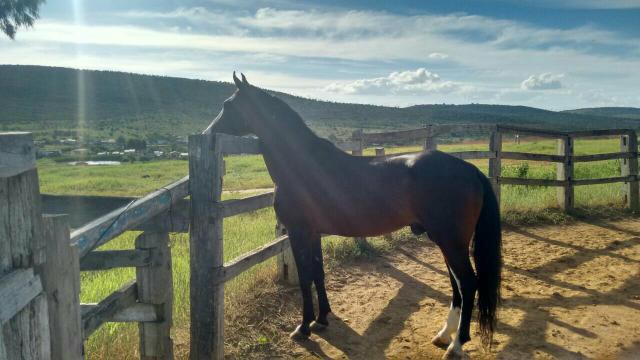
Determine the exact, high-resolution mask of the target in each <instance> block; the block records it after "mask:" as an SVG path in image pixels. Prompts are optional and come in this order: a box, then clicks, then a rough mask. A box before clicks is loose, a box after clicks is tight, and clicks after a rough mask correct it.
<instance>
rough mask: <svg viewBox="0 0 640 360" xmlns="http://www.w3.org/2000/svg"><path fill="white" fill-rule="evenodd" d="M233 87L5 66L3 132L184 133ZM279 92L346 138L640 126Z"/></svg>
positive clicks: (585, 116)
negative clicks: (441, 127)
mask: <svg viewBox="0 0 640 360" xmlns="http://www.w3.org/2000/svg"><path fill="white" fill-rule="evenodd" d="M234 90H235V86H233V85H232V84H230V83H223V82H216V81H204V80H191V79H182V78H173V77H162V76H149V75H139V74H131V73H122V72H112V71H88V70H75V69H68V68H56V67H42V66H18V65H0V129H1V130H13V129H23V130H32V131H36V132H38V131H40V132H43V131H44V132H47V131H51V130H56V129H60V130H63V129H76V128H85V129H87V133H88V134H89V135H91V134H93V133H95V134H96V135H98V134H99V135H100V136H104V135H105V134H106V135H107V136H116V135H122V134H124V135H128V136H133V135H138V136H140V135H142V136H146V135H149V134H155V135H169V134H171V135H186V134H189V133H194V132H196V131H199V130H201V129H203V128H204V127H206V125H207V124H208V123H209V122H210V121H211V119H212V118H213V117H214V116H215V115H216V114H217V113H218V111H219V110H220V108H221V106H222V102H223V101H224V99H226V98H227V97H229V96H230V95H231V93H232V92H233V91H234ZM273 94H275V95H276V96H278V97H280V98H282V99H283V100H284V101H286V102H287V103H288V104H289V105H291V106H292V107H293V108H294V109H295V110H296V111H298V112H299V113H300V115H301V116H302V117H303V118H304V119H305V121H307V122H308V124H309V125H310V126H311V127H312V128H314V129H315V130H316V131H318V132H320V133H321V134H322V135H325V136H326V135H328V134H334V135H336V134H337V135H338V136H339V137H344V136H347V135H348V134H349V133H350V132H351V130H353V129H356V128H364V129H370V130H382V129H401V128H410V127H418V126H422V125H424V124H427V123H503V124H511V125H531V126H543V127H552V128H556V129H587V128H602V127H611V126H617V127H631V128H638V127H640V121H639V120H640V118H639V117H637V115H638V114H640V109H634V108H596V109H579V110H573V111H563V112H555V111H548V110H542V109H537V108H532V107H526V106H506V105H481V104H470V105H417V106H411V107H406V108H396V107H384V106H374V105H360V104H344V103H334V102H328V101H318V100H312V99H306V98H301V97H297V96H292V95H288V94H284V93H279V92H273ZM79 114H84V116H80V115H79ZM621 114H622V115H621ZM625 114H627V115H625ZM628 114H631V115H628ZM612 117H615V119H616V121H612Z"/></svg>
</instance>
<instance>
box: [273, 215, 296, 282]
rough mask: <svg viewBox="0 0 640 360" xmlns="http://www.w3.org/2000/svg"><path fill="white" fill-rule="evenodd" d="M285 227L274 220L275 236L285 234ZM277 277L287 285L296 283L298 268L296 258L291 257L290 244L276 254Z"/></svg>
mask: <svg viewBox="0 0 640 360" xmlns="http://www.w3.org/2000/svg"><path fill="white" fill-rule="evenodd" d="M286 234H287V229H286V228H285V227H284V225H282V224H281V223H280V221H278V222H276V238H278V237H280V236H282V235H286ZM278 278H279V279H280V280H281V281H284V282H286V283H287V284H289V285H298V284H299V279H298V268H297V267H296V260H295V258H294V257H293V251H291V246H288V247H287V248H286V249H285V250H284V251H283V252H282V253H280V255H278Z"/></svg>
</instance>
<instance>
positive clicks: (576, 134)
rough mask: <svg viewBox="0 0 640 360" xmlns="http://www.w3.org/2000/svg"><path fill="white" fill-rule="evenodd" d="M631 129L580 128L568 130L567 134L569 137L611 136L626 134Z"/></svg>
mask: <svg viewBox="0 0 640 360" xmlns="http://www.w3.org/2000/svg"><path fill="white" fill-rule="evenodd" d="M632 131H633V130H630V129H595V130H580V131H569V132H567V135H568V136H571V137H574V138H575V137H590V136H612V135H628V134H629V133H630V132H632Z"/></svg>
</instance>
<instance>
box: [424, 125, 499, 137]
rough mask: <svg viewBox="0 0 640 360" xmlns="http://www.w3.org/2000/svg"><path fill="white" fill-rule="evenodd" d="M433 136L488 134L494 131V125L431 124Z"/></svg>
mask: <svg viewBox="0 0 640 360" xmlns="http://www.w3.org/2000/svg"><path fill="white" fill-rule="evenodd" d="M428 126H431V127H432V129H433V130H432V134H433V135H445V134H447V135H449V134H452V133H465V134H469V133H490V132H493V131H495V130H496V125H494V124H433V125H428Z"/></svg>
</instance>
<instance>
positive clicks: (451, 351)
mask: <svg viewBox="0 0 640 360" xmlns="http://www.w3.org/2000/svg"><path fill="white" fill-rule="evenodd" d="M442 358H443V359H445V360H462V359H469V356H468V355H467V354H466V353H465V352H464V350H462V344H460V342H459V341H458V339H456V340H454V341H453V342H452V343H451V344H450V345H449V347H448V348H447V352H445V353H444V356H443V357H442Z"/></svg>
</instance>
